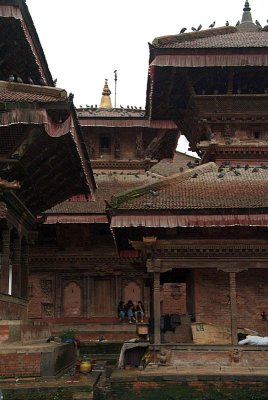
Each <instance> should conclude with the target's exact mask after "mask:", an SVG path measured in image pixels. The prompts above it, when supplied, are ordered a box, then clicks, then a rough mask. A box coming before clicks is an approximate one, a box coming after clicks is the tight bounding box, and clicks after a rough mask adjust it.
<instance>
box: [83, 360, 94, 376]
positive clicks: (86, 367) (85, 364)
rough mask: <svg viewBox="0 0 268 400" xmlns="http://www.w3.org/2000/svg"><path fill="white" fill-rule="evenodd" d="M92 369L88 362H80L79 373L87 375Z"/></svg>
mask: <svg viewBox="0 0 268 400" xmlns="http://www.w3.org/2000/svg"><path fill="white" fill-rule="evenodd" d="M91 369H92V364H91V362H89V361H82V362H81V364H80V372H82V373H83V374H87V373H88V372H90V371H91Z"/></svg>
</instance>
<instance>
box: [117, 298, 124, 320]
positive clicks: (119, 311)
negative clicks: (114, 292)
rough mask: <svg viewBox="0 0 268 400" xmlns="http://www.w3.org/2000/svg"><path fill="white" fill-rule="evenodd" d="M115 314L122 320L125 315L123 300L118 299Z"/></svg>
mask: <svg viewBox="0 0 268 400" xmlns="http://www.w3.org/2000/svg"><path fill="white" fill-rule="evenodd" d="M117 315H118V318H119V320H120V321H124V319H125V316H126V308H125V306H124V302H123V300H121V301H119V304H118V306H117Z"/></svg>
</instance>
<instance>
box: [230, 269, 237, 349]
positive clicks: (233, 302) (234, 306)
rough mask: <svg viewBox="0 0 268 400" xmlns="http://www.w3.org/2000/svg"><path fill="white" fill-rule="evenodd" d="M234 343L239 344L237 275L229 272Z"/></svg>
mask: <svg viewBox="0 0 268 400" xmlns="http://www.w3.org/2000/svg"><path fill="white" fill-rule="evenodd" d="M229 283H230V308H231V329H232V343H233V345H236V344H237V302H236V273H235V272H229Z"/></svg>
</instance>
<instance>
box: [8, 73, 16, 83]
mask: <svg viewBox="0 0 268 400" xmlns="http://www.w3.org/2000/svg"><path fill="white" fill-rule="evenodd" d="M8 81H9V82H15V76H14V75H13V74H11V75H9V77H8Z"/></svg>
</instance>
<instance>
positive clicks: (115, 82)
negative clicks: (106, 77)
mask: <svg viewBox="0 0 268 400" xmlns="http://www.w3.org/2000/svg"><path fill="white" fill-rule="evenodd" d="M116 85H117V69H116V70H114V108H116Z"/></svg>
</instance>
